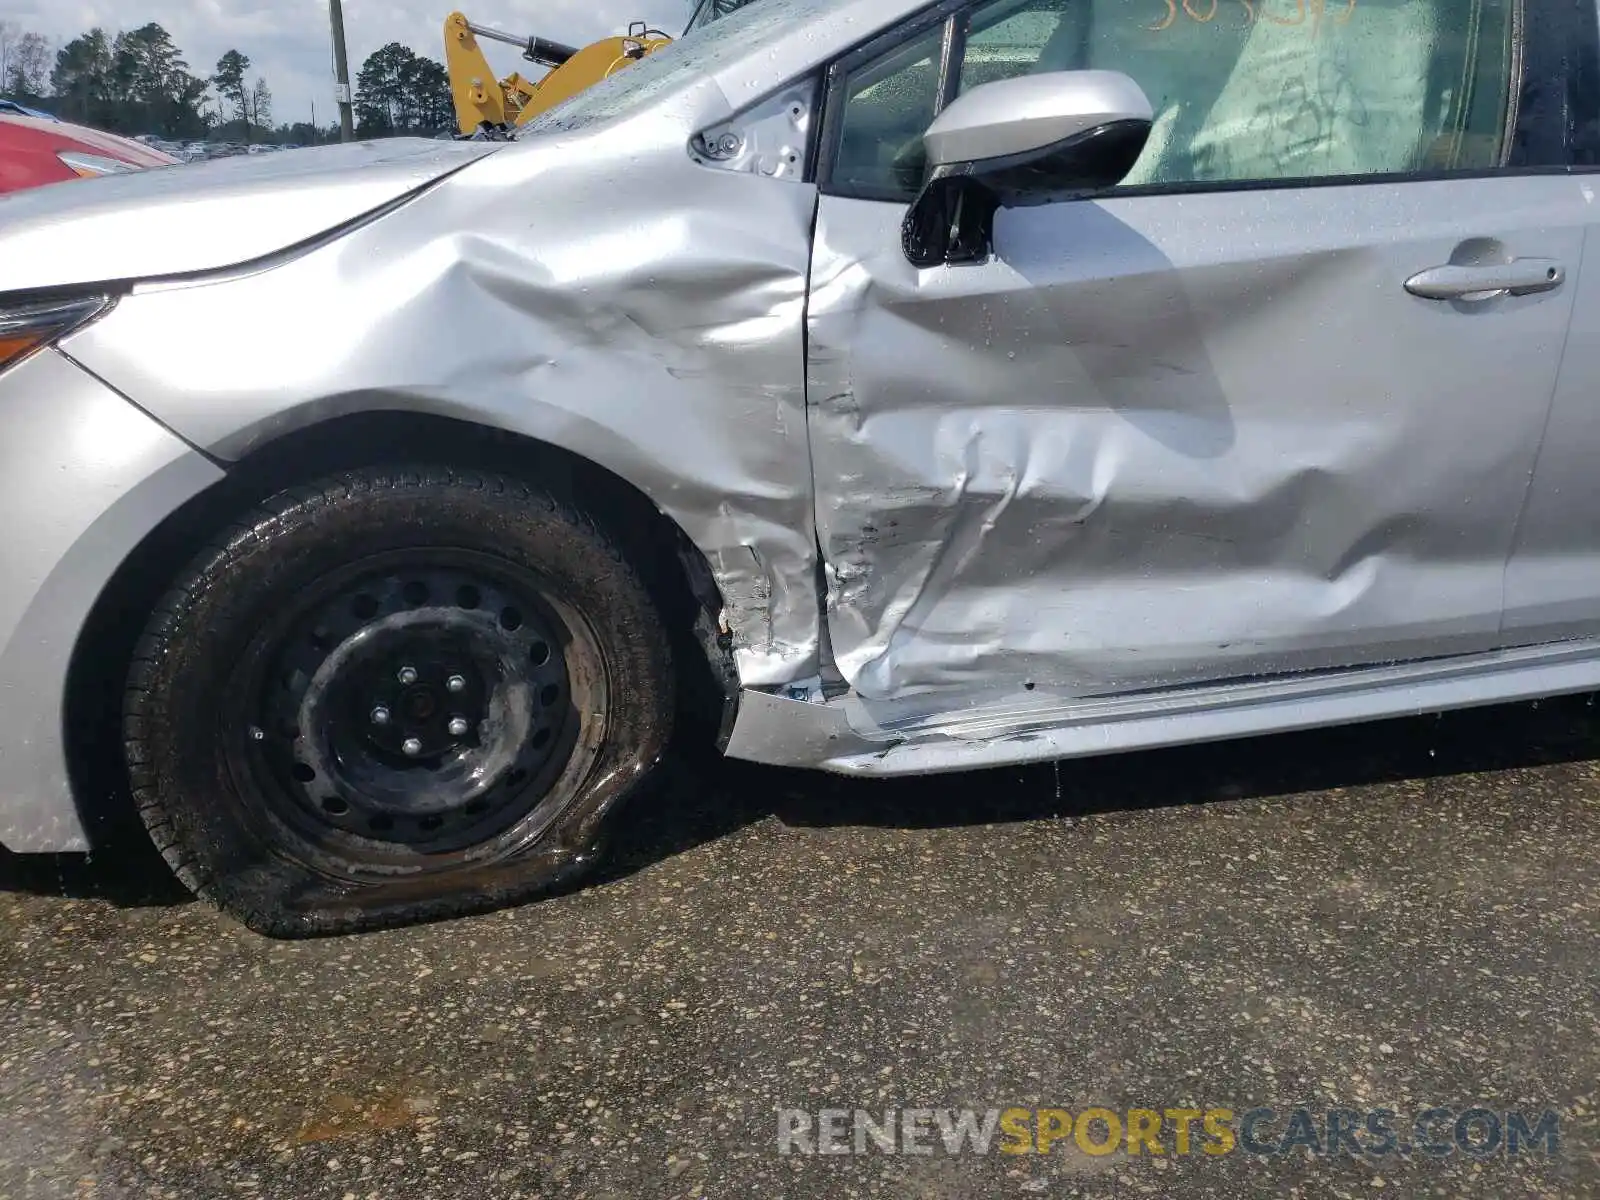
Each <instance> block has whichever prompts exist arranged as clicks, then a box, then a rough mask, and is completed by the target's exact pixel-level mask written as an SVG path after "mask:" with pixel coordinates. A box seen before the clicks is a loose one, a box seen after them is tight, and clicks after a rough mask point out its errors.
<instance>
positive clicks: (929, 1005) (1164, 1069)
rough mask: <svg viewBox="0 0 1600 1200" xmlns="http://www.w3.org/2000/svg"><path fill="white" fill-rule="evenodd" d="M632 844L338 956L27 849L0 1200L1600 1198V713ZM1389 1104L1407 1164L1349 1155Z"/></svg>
mask: <svg viewBox="0 0 1600 1200" xmlns="http://www.w3.org/2000/svg"><path fill="white" fill-rule="evenodd" d="M624 826H625V827H624V828H623V829H622V830H621V832H620V834H619V840H618V843H617V844H616V846H615V847H614V851H613V857H612V858H611V859H610V861H609V862H608V865H607V867H606V869H605V871H604V873H603V874H602V876H601V878H600V879H599V880H598V881H596V882H595V883H594V884H592V885H591V886H590V887H588V888H587V889H584V890H580V891H576V892H573V893H570V894H567V895H563V896H559V897H556V898H553V899H550V900H546V901H544V902H540V903H536V904H531V905H528V906H525V907H522V908H519V909H514V910H510V911H505V912H500V913H495V914H491V915H487V916H483V917H477V918H469V919H462V920H456V921H451V922H445V923H440V924H435V925H431V926H427V927H423V928H414V929H408V930H399V931H394V932H390V933H382V934H375V935H367V936H362V937H355V938H342V939H329V940H320V941H309V942H273V941H268V940H265V939H263V938H260V937H258V936H256V935H254V934H251V933H249V932H247V931H246V930H244V929H242V928H241V927H239V926H237V925H235V924H233V923H232V922H231V921H229V920H228V919H227V918H225V917H223V916H220V915H218V914H217V913H215V912H213V911H211V910H210V909H208V908H207V907H205V906H203V905H200V904H197V903H194V902H191V901H189V900H187V899H186V898H184V897H183V896H182V895H180V894H179V893H177V892H176V891H175V890H174V889H173V887H172V886H171V885H170V884H168V883H166V882H165V881H164V879H163V877H162V875H161V872H160V870H159V868H158V867H157V866H156V865H154V864H152V862H151V861H150V859H149V858H148V857H147V856H143V855H140V854H138V853H131V852H125V853H122V854H117V855H112V856H98V857H96V858H95V859H94V860H92V861H85V860H83V859H81V858H73V857H65V856H62V857H50V858H4V859H0V960H3V964H4V965H3V969H0V1196H3V1197H52V1198H53V1197H74V1198H89V1197H173V1198H175V1200H206V1198H210V1197H230V1198H231V1197H271V1198H282V1200H315V1198H320V1197H332V1198H334V1200H351V1198H356V1200H365V1198H368V1197H372V1198H382V1200H390V1198H410V1197H435V1196H438V1197H463V1198H468V1200H476V1198H479V1197H483V1198H501V1197H503V1198H507V1200H510V1198H513V1197H520V1198H523V1200H529V1198H532V1197H542V1198H545V1200H550V1198H554V1197H587V1198H589V1200H602V1198H605V1200H637V1198H652V1197H732V1198H742V1197H761V1198H773V1197H790V1196H793V1197H801V1198H805V1200H829V1198H833V1197H854V1196H874V1197H878V1196H881V1197H917V1198H936V1197H937V1198H951V1200H956V1198H965V1197H986V1196H1018V1197H1028V1196H1061V1197H1067V1196H1081V1197H1090V1196H1093V1197H1099V1196H1155V1197H1186V1196H1216V1197H1226V1198H1228V1200H1240V1198H1248V1197H1278V1196H1306V1197H1312V1196H1346V1197H1355V1196H1360V1197H1382V1196H1450V1197H1469V1196H1482V1197H1494V1198H1496V1200H1500V1198H1505V1197H1520V1196H1600V1131H1597V1128H1596V1118H1595V1112H1596V1106H1597V1104H1600V1083H1597V1079H1600V1038H1597V1034H1600V943H1597V939H1596V933H1597V930H1600V861H1597V860H1600V855H1597V848H1600V708H1597V707H1595V706H1594V705H1592V704H1591V703H1590V702H1589V701H1587V700H1586V699H1584V698H1577V699H1573V700H1564V701H1559V702H1546V703H1545V704H1543V705H1541V706H1520V707H1514V708H1498V709H1489V710H1483V711H1479V712H1473V713H1466V714H1458V715H1454V716H1450V717H1446V718H1442V719H1439V718H1419V719H1415V720H1408V721H1401V722H1393V723H1388V724H1383V725H1377V726H1365V727H1353V728H1347V729H1339V730H1330V731H1319V732H1316V733H1311V734H1304V735H1293V736H1287V737H1277V738H1270V739H1257V740H1252V741H1241V742H1233V743H1228V744H1223V745H1216V746H1208V747H1193V748H1185V749H1179V750H1171V751H1162V752H1158V753H1146V754H1139V755H1131V756H1122V757H1118V758H1107V759H1098V760H1092V761H1079V762H1074V763H1063V764H1060V765H1059V766H1048V765H1047V766H1044V767H1037V768H1029V769H1026V770H1001V771H991V772H985V773H981V774H969V775H962V776H949V777H942V778H936V779H912V780H897V781H889V782H866V781H855V780H840V779H833V778H829V777H825V776H815V775H808V774H803V773H796V772H782V771H773V770H768V769H763V768H755V767H750V766H746V765H741V764H723V765H720V766H718V767H715V768H710V769H701V770H698V771H690V770H679V771H678V772H677V773H676V775H675V776H674V778H673V780H672V782H671V783H670V785H669V786H668V787H666V788H665V789H664V790H663V791H662V793H661V794H659V795H658V796H656V797H655V798H654V799H653V800H652V801H651V802H650V803H648V804H641V805H639V806H637V807H635V808H634V809H632V810H630V811H629V812H628V813H627V814H626V815H625V817H624ZM1091 1108H1094V1109H1099V1110H1101V1113H1100V1114H1098V1115H1093V1116H1092V1119H1089V1120H1085V1119H1083V1118H1082V1114H1083V1112H1084V1111H1085V1110H1086V1109H1091ZM1297 1108H1304V1109H1305V1110H1306V1113H1305V1114H1304V1115H1302V1116H1296V1115H1295V1110H1296V1109H1297ZM1474 1108H1480V1109H1483V1110H1485V1112H1484V1113H1479V1114H1476V1115H1473V1114H1471V1112H1470V1110H1472V1109H1474ZM1134 1109H1140V1110H1149V1111H1151V1112H1154V1113H1156V1114H1157V1117H1156V1118H1155V1119H1156V1120H1157V1122H1158V1123H1159V1125H1158V1133H1157V1134H1156V1136H1155V1141H1154V1143H1150V1142H1146V1141H1139V1140H1135V1142H1134V1147H1135V1149H1136V1150H1137V1151H1138V1152H1137V1153H1130V1152H1129V1151H1128V1149H1127V1143H1126V1142H1124V1141H1122V1140H1119V1139H1120V1138H1121V1135H1122V1133H1123V1132H1124V1131H1126V1130H1128V1129H1130V1128H1131V1127H1132V1125H1133V1124H1134V1122H1135V1121H1136V1119H1138V1120H1145V1119H1147V1118H1135V1116H1133V1115H1132V1114H1131V1113H1130V1110H1134ZM1267 1109H1270V1110H1271V1112H1270V1114H1264V1112H1263V1110H1267ZM1379 1109H1387V1110H1392V1111H1393V1112H1394V1113H1395V1114H1397V1115H1396V1116H1395V1118H1394V1120H1393V1126H1394V1128H1396V1129H1398V1130H1400V1131H1401V1133H1400V1135H1399V1136H1398V1137H1397V1138H1395V1139H1391V1140H1394V1141H1396V1143H1397V1144H1400V1143H1404V1144H1406V1145H1407V1146H1408V1147H1409V1152H1408V1153H1405V1154H1402V1153H1400V1152H1399V1151H1398V1149H1396V1150H1394V1151H1392V1152H1389V1153H1376V1152H1374V1151H1375V1150H1378V1149H1382V1148H1383V1138H1381V1137H1377V1138H1375V1137H1374V1136H1373V1135H1372V1132H1371V1130H1370V1129H1368V1128H1367V1127H1366V1126H1365V1125H1362V1126H1361V1130H1362V1132H1361V1135H1360V1137H1359V1138H1354V1139H1352V1138H1350V1137H1346V1136H1343V1134H1344V1133H1347V1132H1348V1129H1349V1128H1350V1126H1349V1125H1348V1124H1346V1125H1345V1127H1344V1129H1343V1130H1342V1131H1341V1130H1339V1129H1334V1130H1332V1131H1330V1129H1329V1125H1328V1114H1329V1113H1330V1111H1332V1112H1340V1113H1353V1114H1355V1117H1354V1118H1347V1117H1339V1118H1337V1120H1338V1121H1348V1120H1349V1119H1358V1120H1360V1121H1363V1122H1364V1121H1365V1120H1367V1119H1368V1118H1369V1117H1370V1116H1371V1114H1372V1113H1373V1111H1374V1110H1379ZM823 1110H828V1111H826V1112H825V1111H823ZM857 1110H862V1111H864V1112H865V1113H866V1114H867V1115H866V1117H862V1116H859V1115H857ZM885 1110H889V1111H887V1112H886V1111H885ZM907 1110H910V1111H909V1112H908V1111H907ZM916 1110H932V1111H931V1113H930V1112H922V1113H918V1112H917V1111H916ZM963 1110H966V1111H965V1112H964V1111H963ZM1041 1110H1044V1111H1041ZM1223 1110H1226V1113H1227V1114H1228V1115H1227V1116H1225V1117H1224V1116H1221V1115H1219V1114H1221V1113H1222V1112H1223ZM1430 1111H1432V1116H1430V1117H1429V1118H1428V1121H1431V1122H1432V1123H1431V1124H1429V1125H1425V1126H1424V1125H1418V1124H1417V1123H1416V1122H1415V1119H1414V1114H1420V1113H1427V1112H1430ZM1547 1111H1548V1112H1552V1113H1555V1114H1556V1117H1555V1120H1556V1121H1557V1124H1556V1125H1550V1126H1546V1127H1545V1129H1544V1131H1543V1132H1542V1133H1540V1131H1539V1130H1538V1129H1537V1128H1536V1127H1535V1126H1536V1120H1535V1119H1536V1118H1538V1117H1539V1116H1540V1115H1541V1114H1543V1113H1545V1112H1547ZM1186 1113H1192V1114H1194V1116H1193V1117H1188V1116H1185V1114H1186ZM1249 1113H1254V1114H1255V1116H1254V1118H1253V1122H1254V1123H1253V1126H1252V1132H1251V1134H1250V1137H1249V1138H1248V1140H1247V1139H1246V1138H1245V1137H1244V1132H1245V1131H1244V1124H1245V1118H1246V1115H1247V1114H1249ZM1172 1114H1176V1115H1175V1116H1174V1115H1172ZM1201 1114H1205V1115H1207V1116H1209V1117H1211V1118H1213V1119H1215V1120H1216V1121H1217V1122H1218V1130H1219V1131H1220V1132H1218V1133H1217V1135H1216V1136H1209V1137H1208V1136H1203V1135H1202V1120H1203V1118H1202V1116H1201ZM1461 1114H1468V1115H1467V1118H1466V1119H1467V1129H1466V1133H1465V1134H1464V1135H1463V1137H1464V1138H1465V1141H1464V1142H1463V1143H1457V1142H1456V1140H1455V1138H1456V1134H1455V1124H1454V1122H1455V1121H1456V1120H1458V1119H1459V1118H1460V1116H1461ZM1513 1117H1516V1119H1519V1120H1520V1119H1523V1118H1526V1122H1527V1124H1528V1125H1529V1126H1530V1131H1531V1134H1532V1135H1533V1136H1532V1139H1531V1140H1530V1138H1529V1137H1523V1138H1522V1139H1521V1145H1520V1153H1518V1154H1517V1155H1515V1156H1513V1155H1511V1154H1510V1153H1509V1152H1508V1150H1507V1143H1508V1141H1509V1140H1510V1138H1511V1135H1512V1132H1513V1130H1512V1125H1511V1122H1512V1119H1513ZM961 1121H968V1122H970V1124H969V1125H967V1126H962V1125H961V1124H960V1122H961ZM997 1121H999V1122H1003V1123H1002V1124H1000V1125H999V1126H998V1128H996V1122H997ZM986 1122H987V1123H988V1126H989V1131H990V1134H991V1140H990V1141H989V1143H988V1147H989V1148H988V1151H987V1152H980V1151H979V1150H977V1149H975V1148H974V1146H973V1142H972V1140H970V1139H969V1140H966V1141H961V1140H960V1139H959V1138H958V1139H957V1140H956V1143H955V1149H954V1150H953V1151H952V1149H951V1148H950V1145H949V1144H947V1143H946V1142H945V1141H944V1136H945V1133H946V1132H948V1131H950V1130H952V1129H954V1130H956V1131H957V1132H958V1133H959V1132H960V1130H961V1129H963V1128H966V1129H968V1130H973V1131H976V1132H978V1133H981V1132H982V1131H983V1128H984V1125H985V1123H986ZM941 1123H942V1124H941ZM1113 1123H1115V1124H1116V1129H1113V1128H1112V1125H1113ZM908 1124H909V1126H910V1128H911V1133H910V1134H907V1133H906V1130H907V1126H908ZM1180 1124H1183V1125H1185V1128H1191V1127H1192V1128H1191V1131H1192V1134H1193V1136H1192V1138H1190V1139H1189V1144H1188V1147H1187V1148H1188V1151H1189V1152H1188V1153H1180V1152H1179V1150H1181V1149H1182V1148H1183V1147H1181V1146H1180V1145H1178V1143H1177V1140H1176V1128H1177V1126H1178V1125H1180ZM781 1130H782V1131H786V1134H787V1136H786V1137H785V1138H783V1139H781V1140H780V1136H779V1134H780V1131H781ZM885 1130H887V1131H888V1132H887V1133H885V1132H884V1131H885ZM930 1130H931V1133H930V1132H929V1131H930ZM1047 1130H1048V1131H1049V1134H1050V1136H1049V1137H1045V1136H1043V1135H1044V1134H1045V1133H1046V1131H1047ZM1067 1130H1071V1131H1072V1132H1070V1133H1069V1132H1066V1131H1067ZM1430 1130H1431V1134H1429V1136H1430V1137H1431V1139H1432V1140H1426V1139H1423V1140H1419V1138H1420V1137H1421V1134H1423V1133H1427V1132H1428V1131H1430ZM1146 1131H1147V1132H1148V1128H1147V1130H1146ZM1413 1135H1416V1136H1413ZM858 1141H859V1143H860V1145H861V1147H862V1149H863V1151H864V1152H862V1153H855V1152H854V1151H855V1149H856V1146H857V1143H858ZM1041 1142H1045V1143H1047V1150H1048V1152H1047V1153H1038V1152H1037V1151H1038V1149H1039V1146H1040V1143H1041ZM1226 1142H1231V1143H1232V1144H1231V1145H1225V1143H1226ZM1312 1143H1316V1148H1317V1149H1318V1150H1321V1151H1323V1152H1322V1153H1313V1152H1312V1149H1311V1148H1310V1146H1311V1144H1312ZM1330 1143H1331V1145H1330ZM1156 1146H1159V1147H1160V1148H1161V1149H1162V1153H1160V1154H1156V1153H1152V1152H1151V1150H1152V1149H1153V1148H1155V1147H1156ZM886 1147H889V1148H892V1150H893V1152H892V1153H891V1152H889V1150H888V1149H886ZM1250 1147H1253V1148H1254V1149H1255V1150H1256V1151H1257V1152H1255V1153H1252V1152H1250V1149H1249V1148H1250ZM1353 1147H1356V1148H1361V1149H1362V1150H1363V1153H1361V1154H1359V1155H1357V1154H1354V1153H1351V1152H1350V1151H1351V1149H1352V1148H1353ZM1019 1148H1020V1149H1024V1150H1029V1151H1033V1152H1030V1153H1020V1154H1018V1153H1008V1152H1007V1151H1008V1150H1016V1149H1019ZM1330 1148H1331V1149H1332V1150H1335V1151H1338V1153H1334V1154H1330V1153H1327V1151H1328V1150H1329V1149H1330ZM808 1150H809V1151H811V1152H809V1153H808V1152H807V1151H808ZM822 1150H832V1151H840V1150H842V1151H845V1152H843V1153H821V1152H820V1151H822ZM1222 1150H1226V1151H1227V1152H1225V1153H1221V1152H1218V1151H1222ZM922 1151H926V1152H922ZM1435 1151H1437V1153H1435Z"/></svg>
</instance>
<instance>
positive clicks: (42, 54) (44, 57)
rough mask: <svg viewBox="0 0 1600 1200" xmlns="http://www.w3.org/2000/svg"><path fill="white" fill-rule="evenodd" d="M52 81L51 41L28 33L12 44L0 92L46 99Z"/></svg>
mask: <svg viewBox="0 0 1600 1200" xmlns="http://www.w3.org/2000/svg"><path fill="white" fill-rule="evenodd" d="M49 81H50V41H49V39H48V38H46V37H45V36H44V35H43V34H42V33H34V32H33V31H32V30H26V31H24V32H23V33H21V34H19V35H18V37H17V39H16V41H15V42H13V43H12V44H11V51H10V55H9V58H8V60H7V63H6V66H5V68H4V70H0V91H7V92H11V93H12V94H14V95H18V96H43V95H44V91H45V88H46V87H47V86H48V84H49Z"/></svg>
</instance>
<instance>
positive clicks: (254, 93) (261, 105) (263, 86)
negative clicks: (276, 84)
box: [250, 76, 272, 129]
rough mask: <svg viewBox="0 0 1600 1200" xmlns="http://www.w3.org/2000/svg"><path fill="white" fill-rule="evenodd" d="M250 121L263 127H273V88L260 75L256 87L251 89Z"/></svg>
mask: <svg viewBox="0 0 1600 1200" xmlns="http://www.w3.org/2000/svg"><path fill="white" fill-rule="evenodd" d="M250 123H251V124H252V125H258V126H260V127H261V128H262V129H271V128H272V89H271V88H269V87H268V86H267V81H266V80H265V79H262V78H260V77H259V76H257V78H256V85H255V87H253V88H251V89H250Z"/></svg>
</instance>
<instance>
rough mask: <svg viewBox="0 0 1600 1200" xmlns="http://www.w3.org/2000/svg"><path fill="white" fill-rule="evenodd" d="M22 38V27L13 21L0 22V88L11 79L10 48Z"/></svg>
mask: <svg viewBox="0 0 1600 1200" xmlns="http://www.w3.org/2000/svg"><path fill="white" fill-rule="evenodd" d="M20 36H22V27H21V26H20V25H18V24H17V23H16V22H15V21H4V20H0V88H3V87H4V86H5V81H6V80H8V79H10V78H11V52H12V51H11V47H12V46H13V45H15V43H16V40H17V38H19V37H20Z"/></svg>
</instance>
